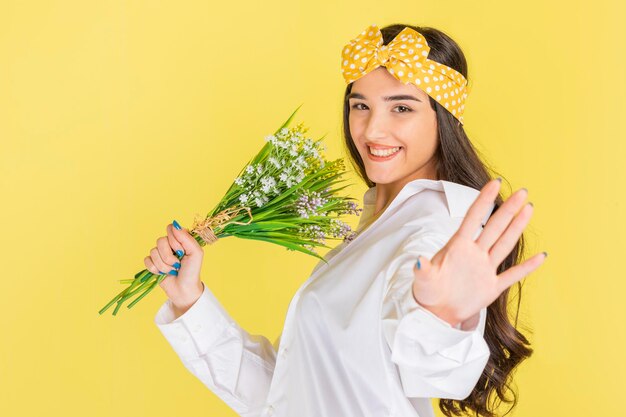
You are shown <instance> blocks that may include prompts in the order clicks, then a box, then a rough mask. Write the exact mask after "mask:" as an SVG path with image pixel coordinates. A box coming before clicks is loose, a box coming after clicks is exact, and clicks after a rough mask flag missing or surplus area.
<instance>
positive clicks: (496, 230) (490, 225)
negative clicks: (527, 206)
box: [476, 188, 528, 252]
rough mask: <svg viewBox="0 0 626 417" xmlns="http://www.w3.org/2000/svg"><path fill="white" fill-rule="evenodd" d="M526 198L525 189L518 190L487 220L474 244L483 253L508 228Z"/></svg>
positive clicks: (526, 192) (526, 191)
mask: <svg viewBox="0 0 626 417" xmlns="http://www.w3.org/2000/svg"><path fill="white" fill-rule="evenodd" d="M527 196H528V190H527V189H526V188H520V189H519V190H517V191H516V192H514V193H513V194H512V195H511V196H510V197H509V198H508V199H507V200H506V201H505V202H504V203H503V204H502V205H501V206H500V207H499V208H498V209H497V210H496V211H495V213H493V215H492V216H491V217H490V218H489V221H488V222H487V224H485V227H484V229H483V231H482V232H481V233H480V235H479V236H478V239H476V244H478V247H480V248H481V249H482V250H484V251H485V252H488V251H489V249H490V248H491V247H492V246H493V245H494V243H495V242H496V241H497V240H498V238H500V235H502V233H503V232H504V230H505V229H506V228H507V227H508V226H509V223H511V220H512V219H513V217H515V215H516V214H517V212H518V211H519V209H520V207H522V205H523V204H524V201H526V197H527Z"/></svg>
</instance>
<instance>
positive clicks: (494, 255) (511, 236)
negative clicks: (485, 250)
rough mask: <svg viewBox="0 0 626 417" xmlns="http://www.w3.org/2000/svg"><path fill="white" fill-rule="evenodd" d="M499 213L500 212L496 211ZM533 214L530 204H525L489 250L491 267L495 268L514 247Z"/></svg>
mask: <svg viewBox="0 0 626 417" xmlns="http://www.w3.org/2000/svg"><path fill="white" fill-rule="evenodd" d="M498 211H500V210H498ZM532 214H533V205H532V203H528V204H526V205H525V206H524V207H522V209H521V210H520V212H519V213H518V214H517V216H515V218H514V219H513V221H512V222H511V224H509V226H508V227H507V228H506V230H505V231H504V233H502V235H501V236H500V237H499V238H498V240H497V241H496V243H495V244H494V245H493V246H492V247H491V249H490V250H489V257H490V258H491V262H492V265H493V266H494V268H497V267H498V265H500V264H501V263H502V261H504V258H506V257H507V256H508V254H509V253H511V251H512V250H513V248H514V247H515V244H516V243H517V241H518V240H519V238H520V236H521V235H522V232H523V231H524V229H525V228H526V225H527V224H528V222H529V221H530V216H532Z"/></svg>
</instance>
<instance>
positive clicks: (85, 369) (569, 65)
mask: <svg viewBox="0 0 626 417" xmlns="http://www.w3.org/2000/svg"><path fill="white" fill-rule="evenodd" d="M624 17H625V13H624V6H623V5H622V4H621V2H617V1H614V2H608V1H594V2H576V1H562V0H561V1H558V2H540V1H537V0H532V1H525V2H505V1H473V2H467V1H440V0H437V1H431V2H424V1H415V0H412V1H395V2H387V3H383V2H380V1H364V0H361V1H350V2H341V3H340V2H336V1H323V2H320V1H309V2H286V1H284V2H279V1H273V0H269V1H263V2H259V1H250V0H246V1H242V2H224V3H222V4H218V3H215V2H209V1H177V2H173V1H172V2H165V1H134V2H127V1H97V2H96V1H41V2H35V1H7V0H4V1H2V3H0V141H1V142H0V144H1V145H0V146H1V147H0V169H1V170H2V171H1V175H0V184H1V195H2V205H1V206H2V212H1V218H2V239H1V241H2V247H1V250H2V253H3V259H4V261H3V262H2V264H3V267H2V269H3V273H2V278H1V282H2V290H3V291H2V292H3V297H2V303H0V317H1V318H0V321H1V322H2V329H1V330H2V341H1V342H0V415H3V416H37V415H63V416H79V415H80V416H82V415H90V416H94V417H96V416H107V417H109V416H152V417H159V416H172V415H186V416H208V415H211V416H232V415H234V413H233V412H232V411H231V410H230V409H229V408H228V407H227V406H226V405H225V404H224V403H222V402H221V400H220V399H218V398H217V397H216V396H215V395H213V394H212V393H211V392H210V391H208V390H207V389H206V388H205V387H204V386H203V385H202V384H201V383H200V381H198V380H196V379H195V378H194V377H193V376H192V375H191V374H190V373H189V372H188V371H187V370H186V369H185V368H184V367H183V365H182V363H181V362H180V361H179V359H178V357H177V356H176V355H175V353H174V351H173V350H172V349H171V347H170V346H169V345H168V344H167V342H166V340H165V339H164V338H163V336H162V335H161V334H160V332H159V330H158V328H157V327H156V326H155V325H154V324H153V320H154V315H155V313H156V311H157V310H158V308H159V307H160V306H161V304H162V303H163V302H164V301H165V294H164V293H163V292H162V290H160V289H158V288H157V289H155V291H153V293H151V294H150V296H148V297H147V298H144V299H143V300H142V301H141V302H140V303H138V304H137V305H136V306H134V307H133V308H132V309H131V310H127V309H125V308H124V310H122V311H121V312H120V313H119V314H118V315H117V316H116V317H113V316H111V315H110V313H111V311H112V310H109V311H108V312H107V313H105V314H104V315H103V316H100V315H99V314H98V310H99V309H100V308H101V307H102V306H104V305H105V304H106V303H107V302H108V301H109V300H110V299H111V298H112V297H113V296H114V295H115V294H116V293H117V292H118V291H119V290H120V289H121V288H122V287H121V284H119V283H118V282H117V281H116V280H117V279H123V278H132V276H133V274H134V273H135V272H137V271H139V270H141V269H143V268H144V265H143V258H144V257H145V256H146V255H148V252H149V250H150V248H152V247H153V246H154V245H155V241H156V239H157V238H158V237H159V236H162V235H164V234H165V227H166V225H167V224H168V223H169V222H171V221H172V220H173V219H177V220H178V221H179V222H180V223H181V224H183V225H184V226H186V227H188V226H189V225H190V223H191V222H192V220H193V216H194V214H195V213H202V212H205V213H206V212H207V211H208V210H209V209H210V208H212V207H213V205H214V204H216V203H217V201H218V199H219V198H220V197H221V196H222V195H223V193H224V192H225V191H226V188H227V187H228V186H229V185H230V183H231V182H232V180H233V179H234V177H235V175H236V174H237V173H238V172H239V170H240V169H241V167H242V166H243V164H244V163H245V162H246V161H247V160H248V159H249V158H250V157H251V156H252V154H253V153H254V152H256V151H257V150H258V148H259V146H260V145H261V144H262V140H263V138H264V136H265V135H267V134H270V133H272V132H273V131H274V130H275V129H276V128H277V127H278V126H279V125H280V123H282V122H283V121H284V120H285V119H286V118H287V117H288V116H289V114H291V112H292V111H293V110H294V109H295V108H296V107H297V106H298V105H299V104H300V103H304V106H303V107H302V108H301V110H300V111H299V113H298V117H297V119H296V120H297V121H304V122H305V123H306V124H307V125H308V126H310V128H311V130H310V131H309V134H310V135H311V136H312V137H315V138H317V137H320V136H321V135H323V134H325V133H328V136H327V139H326V144H327V146H328V156H329V158H333V159H334V158H336V157H341V156H345V155H344V153H343V151H342V147H341V144H340V137H341V136H340V133H341V99H342V93H343V90H344V87H345V84H344V81H343V79H342V77H341V73H340V51H341V48H342V46H343V45H344V44H345V43H346V42H347V41H348V40H349V39H351V38H352V37H353V36H356V34H358V33H359V32H360V31H362V30H363V29H364V28H365V27H366V26H367V25H369V24H372V23H375V24H377V25H379V26H380V27H382V26H384V25H386V24H390V23H409V24H417V25H425V26H434V27H436V28H439V29H441V30H443V31H445V32H446V33H448V34H449V35H451V36H452V37H453V38H454V39H455V40H457V41H458V42H459V44H460V45H461V47H462V48H463V49H464V52H465V53H466V55H467V58H468V62H469V68H470V69H469V78H470V79H471V82H472V83H473V90H472V94H471V95H470V96H469V97H468V101H467V106H466V112H465V122H466V130H467V132H468V135H469V136H470V138H471V139H472V140H473V142H474V143H475V144H476V146H477V147H478V149H479V150H480V151H481V152H483V154H484V155H485V157H486V158H487V162H488V163H490V164H491V165H492V166H493V167H494V168H495V169H497V170H498V171H499V172H500V173H501V174H502V175H503V176H504V177H505V178H506V179H507V180H508V181H509V182H510V186H511V188H507V187H506V185H505V190H507V189H508V190H510V189H513V190H515V189H518V188H520V187H527V188H528V189H529V192H530V194H529V200H530V201H532V202H533V203H534V204H535V214H534V216H533V218H532V220H531V223H530V226H529V227H528V229H527V236H528V239H529V242H530V243H529V253H530V254H534V253H537V252H539V251H543V250H546V251H548V253H549V257H548V259H547V260H546V263H545V264H544V266H542V267H541V268H540V270H538V271H537V272H535V273H533V274H531V275H530V276H529V277H528V278H527V280H526V281H525V282H526V285H525V286H524V292H523V296H522V301H523V304H522V317H521V319H522V323H523V325H524V326H525V327H524V328H523V329H522V331H523V332H524V333H525V334H526V335H527V336H528V337H529V338H530V340H531V342H532V344H533V348H534V349H535V354H534V355H533V356H532V357H531V359H530V360H528V361H526V362H524V363H523V364H522V365H521V366H520V368H519V369H518V372H517V373H516V378H515V382H514V387H515V389H516V391H517V392H518V393H519V403H518V406H517V408H516V409H515V411H514V412H513V413H512V414H510V415H511V416H531V415H532V416H569V417H573V416H588V415H598V416H605V415H606V416H608V415H618V414H619V412H620V411H622V406H621V405H620V403H619V399H620V398H621V397H622V392H621V391H622V389H621V385H622V384H621V381H622V376H623V375H624V374H625V373H626V365H625V362H624V360H623V354H624V349H625V343H624V341H625V338H626V336H625V334H624V319H625V318H626V314H625V310H624V304H623V302H622V299H623V294H624V291H625V290H626V284H625V280H624V278H625V277H624V273H623V267H622V266H621V260H622V259H623V258H624V255H623V252H622V251H623V248H624V232H626V228H625V227H624V226H625V220H624V203H625V202H626V196H625V193H624V191H625V190H626V188H625V186H624V180H625V178H624V177H625V175H624V173H625V169H624V157H625V156H626V155H625V152H624V140H625V139H626V138H625V135H624V133H625V128H624V108H625V107H624V97H625V96H626V77H625V76H624V67H625V65H626V49H625V48H624V45H623V42H622V41H620V39H626V33H625V32H626V30H625V29H624V28H625V26H624V25H623V22H624ZM353 178H355V181H353V182H354V183H355V184H356V185H355V186H353V187H351V188H350V189H351V191H350V194H351V195H353V196H355V197H358V198H361V197H362V193H363V192H364V191H365V186H364V185H362V184H360V183H358V182H357V181H356V177H353ZM509 192H510V191H507V195H508V193H509ZM355 220H356V218H352V219H350V222H351V224H352V225H355V224H356V221H355ZM205 252H206V256H205V261H206V262H205V265H204V269H203V280H204V282H205V283H207V285H209V286H210V288H211V289H212V290H213V292H214V293H215V294H216V295H217V297H218V298H219V299H220V301H221V302H222V303H223V305H224V306H225V307H226V308H227V310H228V311H229V312H230V313H231V315H232V316H233V317H234V318H235V319H236V320H237V321H238V322H239V323H240V324H241V325H242V326H243V327H244V328H246V329H247V330H248V331H250V332H253V333H261V334H264V335H266V336H267V337H268V338H270V339H271V340H273V339H274V338H275V337H276V336H277V335H278V333H279V332H280V330H281V328H282V324H283V320H284V315H285V313H286V310H287V306H288V303H289V301H290V299H291V297H292V295H293V294H294V293H295V291H296V289H297V288H298V287H299V286H300V284H301V283H302V282H303V281H304V280H305V279H306V278H307V276H308V273H309V272H310V270H311V269H312V268H313V266H314V265H315V263H316V260H315V259H314V258H312V257H307V256H306V255H303V254H299V253H295V252H287V251H286V250H285V249H284V248H281V247H278V246H273V245H267V244H263V243H260V242H253V241H243V240H234V239H225V240H223V241H220V242H219V244H216V245H214V246H213V247H209V248H206V250H205ZM278 263H280V265H282V266H281V267H278V266H277V265H278ZM618 265H619V266H618ZM529 330H532V333H530V332H529ZM433 403H434V404H436V400H433Z"/></svg>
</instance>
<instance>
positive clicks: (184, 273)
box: [144, 220, 204, 317]
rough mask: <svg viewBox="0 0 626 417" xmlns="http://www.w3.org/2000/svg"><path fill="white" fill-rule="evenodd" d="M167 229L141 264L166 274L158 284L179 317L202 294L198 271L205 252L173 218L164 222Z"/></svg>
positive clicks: (151, 270)
mask: <svg viewBox="0 0 626 417" xmlns="http://www.w3.org/2000/svg"><path fill="white" fill-rule="evenodd" d="M166 231H167V235H166V236H162V237H159V238H158V239H157V241H156V247H154V248H152V249H151V250H150V256H146V257H145V258H144V264H145V265H146V268H147V269H148V270H149V271H150V272H152V273H153V274H155V275H162V274H164V273H165V274H167V276H166V277H165V278H164V279H163V280H162V281H161V282H160V283H159V285H160V286H161V288H162V289H163V291H165V294H167V296H168V298H169V299H170V300H171V301H172V304H173V305H174V310H175V313H176V316H177V317H178V316H180V315H181V314H182V313H184V312H185V311H187V310H188V309H189V307H191V306H192V305H193V304H194V303H195V302H196V301H197V300H198V298H200V296H201V295H202V292H203V290H204V286H203V284H202V281H201V279H200V271H201V268H202V259H203V257H204V252H203V250H202V247H201V246H200V245H199V244H198V242H197V241H196V239H194V237H193V236H191V234H190V233H189V231H188V230H187V229H185V228H183V227H181V226H180V225H179V224H178V222H176V220H174V222H173V223H170V224H168V225H167V227H166Z"/></svg>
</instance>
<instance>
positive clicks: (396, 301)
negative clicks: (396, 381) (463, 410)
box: [382, 232, 490, 400]
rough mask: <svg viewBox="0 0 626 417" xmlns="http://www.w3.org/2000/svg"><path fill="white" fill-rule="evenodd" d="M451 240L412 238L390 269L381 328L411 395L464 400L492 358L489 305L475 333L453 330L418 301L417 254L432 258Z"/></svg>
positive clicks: (432, 236) (424, 235) (428, 236)
mask: <svg viewBox="0 0 626 417" xmlns="http://www.w3.org/2000/svg"><path fill="white" fill-rule="evenodd" d="M449 238H450V236H447V235H445V234H443V233H439V232H421V233H417V234H415V235H412V236H411V237H410V238H409V239H407V241H406V242H405V243H404V245H403V246H402V247H401V249H400V250H399V252H398V253H397V254H396V255H397V256H395V257H394V259H393V261H392V263H391V265H390V267H389V268H388V269H387V271H386V274H387V275H386V276H387V287H386V292H385V297H384V302H383V312H382V326H383V332H384V335H385V339H386V341H387V344H388V346H389V348H390V349H391V360H392V362H393V363H394V364H395V365H396V366H397V368H398V372H399V375H400V379H401V382H402V387H403V390H404V393H405V395H406V396H407V397H422V398H446V399H454V400H462V399H465V398H467V397H468V396H469V394H470V393H471V392H472V390H473V389H474V387H475V386H476V383H477V382H478V379H479V378H480V376H481V374H482V372H483V370H484V368H485V365H486V364H487V360H488V359H489V355H490V352H489V347H488V345H487V343H486V341H485V339H484V337H483V335H484V329H485V323H486V319H487V308H486V307H484V308H483V309H481V311H480V316H479V317H480V319H479V322H478V324H477V325H476V327H475V328H474V329H471V330H461V329H460V327H461V325H460V324H459V325H457V326H456V327H453V326H451V325H450V324H449V323H448V322H446V321H445V320H443V319H441V318H439V317H438V316H436V315H435V314H433V313H431V312H430V311H428V310H426V309H425V308H423V307H422V306H421V305H419V304H418V303H417V301H416V300H415V298H414V297H413V290H412V286H413V279H414V274H413V266H414V265H415V262H416V260H417V256H418V255H421V256H423V257H425V258H427V259H429V260H430V259H432V257H433V256H434V255H435V253H437V252H438V251H439V250H440V249H441V248H442V247H443V246H444V245H445V244H446V243H447V241H448V240H449Z"/></svg>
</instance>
